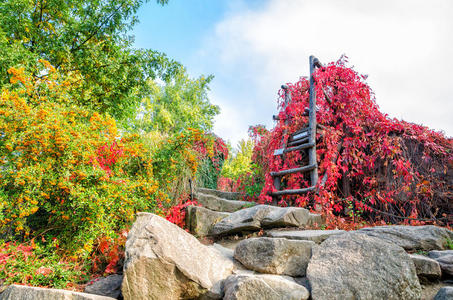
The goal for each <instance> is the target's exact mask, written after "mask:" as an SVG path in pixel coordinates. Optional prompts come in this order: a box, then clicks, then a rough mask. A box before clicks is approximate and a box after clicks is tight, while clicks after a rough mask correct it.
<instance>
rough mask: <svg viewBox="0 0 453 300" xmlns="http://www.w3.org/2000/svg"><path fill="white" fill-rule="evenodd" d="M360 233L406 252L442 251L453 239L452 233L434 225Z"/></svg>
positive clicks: (371, 228)
mask: <svg viewBox="0 0 453 300" xmlns="http://www.w3.org/2000/svg"><path fill="white" fill-rule="evenodd" d="M358 231H359V232H361V233H364V234H367V235H369V236H374V237H377V238H380V239H383V240H385V241H387V242H390V243H393V244H396V245H398V246H401V247H403V248H404V249H406V250H423V251H430V250H442V249H444V248H445V245H446V243H447V240H449V239H450V240H452V239H453V232H452V231H450V230H448V229H446V228H442V227H436V226H433V225H425V226H405V225H389V226H377V227H368V228H362V229H360V230H358Z"/></svg>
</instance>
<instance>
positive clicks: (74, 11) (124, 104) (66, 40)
mask: <svg viewBox="0 0 453 300" xmlns="http://www.w3.org/2000/svg"><path fill="white" fill-rule="evenodd" d="M142 2H143V1H141V0H111V1H97V0H89V1H86V0H73V1H59V0H38V1H29V0H5V1H1V2H0V74H1V77H0V85H1V84H4V83H7V80H8V77H7V70H8V69H9V68H10V67H12V66H18V65H21V66H24V67H26V68H30V67H33V66H34V65H35V63H36V61H37V60H38V59H45V60H47V61H49V62H50V63H51V64H52V65H53V66H54V67H55V68H56V69H58V70H59V71H60V72H61V73H62V74H69V73H72V74H77V75H78V76H80V79H81V83H80V84H79V85H78V87H77V89H75V90H74V91H72V92H71V94H72V95H75V96H76V97H74V99H73V101H75V102H77V103H78V104H81V105H84V106H88V107H90V108H93V109H95V110H97V111H102V112H104V111H106V112H108V113H109V114H110V115H112V116H113V117H115V118H116V119H125V118H131V117H133V116H134V114H135V112H136V109H137V107H138V105H139V104H140V103H141V101H142V98H143V97H144V96H147V95H148V94H149V93H150V87H149V85H148V84H146V81H147V80H148V79H149V78H156V77H161V78H162V79H163V80H165V81H169V80H171V79H172V78H173V76H174V75H175V74H178V73H179V72H180V70H181V65H180V64H178V63H176V62H174V61H172V60H170V59H168V58H167V57H166V56H165V55H164V54H162V53H159V52H156V51H153V50H142V49H134V48H132V42H133V39H132V38H131V37H130V36H128V35H127V32H128V30H130V29H131V28H132V26H133V25H134V24H135V23H136V22H137V18H136V16H135V13H136V11H137V9H138V8H139V6H140V5H141V4H142ZM157 2H159V3H161V4H164V3H166V2H167V1H165V0H159V1H157ZM34 75H37V76H39V74H34ZM82 79H83V80H82Z"/></svg>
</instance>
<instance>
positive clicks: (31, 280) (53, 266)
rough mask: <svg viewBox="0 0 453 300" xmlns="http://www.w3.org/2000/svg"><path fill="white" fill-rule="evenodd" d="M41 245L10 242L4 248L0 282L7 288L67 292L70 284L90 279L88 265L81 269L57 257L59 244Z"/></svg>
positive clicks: (0, 249) (0, 252) (54, 241)
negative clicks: (31, 286)
mask: <svg viewBox="0 0 453 300" xmlns="http://www.w3.org/2000/svg"><path fill="white" fill-rule="evenodd" d="M42 241H44V242H40V243H35V242H34V240H32V241H31V242H30V243H15V242H7V243H2V244H0V278H4V279H5V282H3V284H4V285H9V284H14V283H17V284H29V285H33V286H42V287H49V286H52V287H55V288H66V287H67V284H68V282H71V283H79V282H80V283H81V282H85V281H87V280H88V279H89V275H87V274H88V270H89V266H88V265H81V264H79V263H76V262H73V261H71V260H70V259H63V258H62V257H61V256H60V255H58V254H57V250H58V240H57V239H51V241H50V242H47V241H46V240H45V239H44V238H42Z"/></svg>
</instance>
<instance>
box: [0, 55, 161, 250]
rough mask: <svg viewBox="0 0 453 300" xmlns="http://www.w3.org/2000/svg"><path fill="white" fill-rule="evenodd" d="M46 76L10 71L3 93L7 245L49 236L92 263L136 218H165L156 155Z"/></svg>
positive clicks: (67, 81)
mask: <svg viewBox="0 0 453 300" xmlns="http://www.w3.org/2000/svg"><path fill="white" fill-rule="evenodd" d="M41 68H42V69H40V72H43V73H44V72H45V73H47V75H45V76H43V77H42V78H39V79H36V78H32V77H31V76H30V75H29V74H27V73H26V72H25V70H24V69H15V68H11V69H10V70H9V73H10V74H11V84H10V85H9V86H8V87H7V88H4V89H3V90H2V92H1V97H0V178H1V180H0V211H1V214H0V232H2V235H1V238H2V239H6V240H8V239H12V238H15V239H23V240H24V239H26V238H27V237H29V236H34V235H36V234H39V233H42V232H45V233H46V234H47V235H53V236H58V238H59V239H60V241H61V247H62V248H64V249H65V250H67V251H70V252H71V253H73V254H74V255H76V256H87V255H88V254H89V253H90V252H91V251H92V247H93V243H94V242H95V240H96V238H98V236H100V235H107V236H108V235H110V234H114V233H115V232H117V231H119V230H120V229H121V228H122V226H123V225H124V224H127V223H128V222H131V221H132V219H133V217H134V213H135V211H137V210H154V209H157V212H159V210H158V208H157V201H158V197H157V190H158V183H157V181H156V180H154V177H153V171H152V163H151V158H150V157H151V154H150V153H149V151H148V150H147V149H146V148H145V147H144V146H143V143H142V142H141V139H140V137H139V136H137V135H123V137H121V136H120V135H119V134H118V132H117V128H116V123H115V121H114V120H113V119H112V118H110V117H109V116H108V115H105V116H104V115H100V114H99V113H97V112H93V111H90V110H89V109H86V108H81V107H79V106H76V105H74V104H72V102H71V98H70V96H69V94H68V90H69V89H71V88H72V87H73V85H74V84H75V83H74V82H73V81H72V80H73V79H71V78H62V77H61V76H59V74H58V72H56V71H55V69H53V67H52V66H50V65H49V64H48V63H46V62H44V61H42V62H41ZM161 214H163V210H162V211H161Z"/></svg>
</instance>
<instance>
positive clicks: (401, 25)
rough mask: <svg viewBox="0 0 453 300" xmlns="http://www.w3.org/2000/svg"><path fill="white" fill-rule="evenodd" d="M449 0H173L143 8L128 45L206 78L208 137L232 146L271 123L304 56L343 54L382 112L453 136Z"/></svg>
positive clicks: (325, 58) (301, 71)
mask: <svg viewBox="0 0 453 300" xmlns="http://www.w3.org/2000/svg"><path fill="white" fill-rule="evenodd" d="M451 13H453V1H450V0H432V1H421V0H381V1H371V0H370V1H366V0H343V1H338V0H316V1H315V0H228V1H227V0H170V2H169V4H168V5H166V6H164V7H162V6H160V5H157V4H156V3H155V2H154V1H150V2H148V3H145V4H143V6H142V7H141V8H140V10H139V12H138V18H139V21H140V23H139V24H138V25H136V27H135V29H134V30H133V34H134V35H135V45H136V47H138V48H150V49H154V50H158V51H162V52H164V53H166V54H167V55H168V56H169V57H170V58H173V59H175V60H177V61H179V62H181V63H182V64H183V65H185V66H186V67H187V69H188V71H189V73H190V74H191V75H192V76H199V75H201V74H204V75H208V74H213V75H214V76H215V79H214V81H213V82H212V84H211V91H210V93H209V96H210V100H211V102H213V103H215V104H217V105H219V106H220V108H221V110H222V112H221V114H220V115H219V116H218V117H217V118H216V123H215V127H214V132H215V133H216V134H218V135H219V136H221V137H223V138H225V139H227V140H230V142H231V143H232V144H233V145H235V144H236V143H237V141H238V140H239V139H241V138H246V137H247V129H248V126H249V125H255V124H265V125H266V126H267V127H268V128H271V127H272V126H273V121H272V115H273V114H275V113H276V99H277V92H278V88H279V86H280V85H281V84H282V83H286V82H294V81H296V80H297V79H298V77H299V76H303V75H307V73H308V56H309V55H310V54H315V55H316V56H318V57H319V59H320V60H321V61H322V62H329V61H334V60H337V59H338V58H339V57H340V56H341V55H342V54H346V55H347V56H348V57H349V61H350V63H351V65H354V66H355V69H356V70H357V71H359V72H361V73H364V74H368V75H369V77H368V83H369V84H370V86H371V88H372V89H373V90H374V92H375V94H376V101H377V103H378V104H379V105H380V107H381V110H382V111H383V112H386V113H388V114H389V115H390V116H391V117H396V118H399V119H401V118H402V119H405V120H406V121H411V122H415V123H419V124H424V125H427V126H429V127H431V128H433V129H436V130H443V131H444V132H446V134H447V135H448V136H453V96H452V95H453V93H452V89H453V76H451V74H450V72H451V71H450V70H452V69H453V55H452V54H453V39H452V38H451V37H452V36H453V18H451V17H450V16H451Z"/></svg>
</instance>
